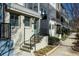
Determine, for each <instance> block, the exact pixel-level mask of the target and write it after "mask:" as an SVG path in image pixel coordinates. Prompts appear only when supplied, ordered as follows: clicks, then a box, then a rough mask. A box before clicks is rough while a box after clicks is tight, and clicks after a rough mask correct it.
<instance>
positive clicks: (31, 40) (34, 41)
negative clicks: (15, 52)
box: [20, 33, 39, 49]
mask: <svg viewBox="0 0 79 59" xmlns="http://www.w3.org/2000/svg"><path fill="white" fill-rule="evenodd" d="M37 34H39V33H37ZM37 34H33V35H32V36H31V37H30V39H29V40H30V49H31V45H32V43H31V41H32V38H33V37H34V46H35V35H37ZM29 40H25V41H23V42H22V43H21V44H20V48H21V45H22V44H25V42H26V41H29Z"/></svg>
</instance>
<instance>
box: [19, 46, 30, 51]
mask: <svg viewBox="0 0 79 59" xmlns="http://www.w3.org/2000/svg"><path fill="white" fill-rule="evenodd" d="M20 50H23V51H26V52H31V50H30V49H28V48H25V47H21V48H20Z"/></svg>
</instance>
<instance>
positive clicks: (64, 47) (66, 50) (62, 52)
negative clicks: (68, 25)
mask: <svg viewBox="0 0 79 59" xmlns="http://www.w3.org/2000/svg"><path fill="white" fill-rule="evenodd" d="M75 34H76V33H72V34H71V35H70V36H69V37H68V38H67V39H66V40H65V41H61V45H60V46H59V48H58V49H56V51H54V52H53V53H52V54H50V55H49V56H79V52H76V51H73V50H72V48H71V46H73V44H72V42H74V39H71V38H75Z"/></svg>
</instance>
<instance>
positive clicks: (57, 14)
mask: <svg viewBox="0 0 79 59" xmlns="http://www.w3.org/2000/svg"><path fill="white" fill-rule="evenodd" d="M56 18H58V19H59V18H60V14H59V12H58V11H56Z"/></svg>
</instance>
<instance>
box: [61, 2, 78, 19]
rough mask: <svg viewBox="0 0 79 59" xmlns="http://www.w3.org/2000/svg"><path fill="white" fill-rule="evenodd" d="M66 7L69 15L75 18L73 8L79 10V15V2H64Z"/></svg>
mask: <svg viewBox="0 0 79 59" xmlns="http://www.w3.org/2000/svg"><path fill="white" fill-rule="evenodd" d="M62 5H63V7H64V9H65V10H66V11H67V14H68V16H69V17H70V18H71V19H73V18H74V17H73V16H74V14H72V11H73V10H74V9H73V8H75V10H78V11H77V13H76V15H77V16H79V3H75V4H74V3H62Z"/></svg>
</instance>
